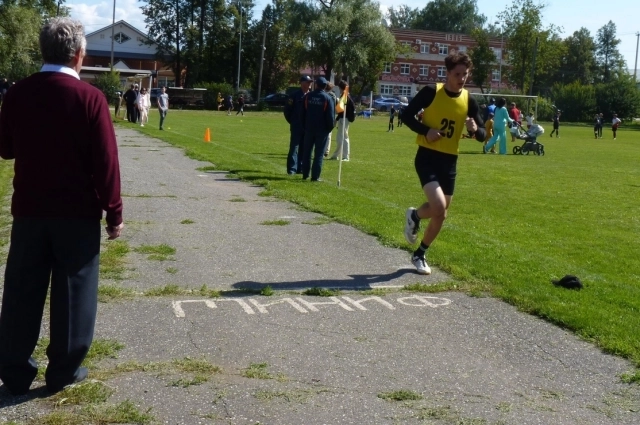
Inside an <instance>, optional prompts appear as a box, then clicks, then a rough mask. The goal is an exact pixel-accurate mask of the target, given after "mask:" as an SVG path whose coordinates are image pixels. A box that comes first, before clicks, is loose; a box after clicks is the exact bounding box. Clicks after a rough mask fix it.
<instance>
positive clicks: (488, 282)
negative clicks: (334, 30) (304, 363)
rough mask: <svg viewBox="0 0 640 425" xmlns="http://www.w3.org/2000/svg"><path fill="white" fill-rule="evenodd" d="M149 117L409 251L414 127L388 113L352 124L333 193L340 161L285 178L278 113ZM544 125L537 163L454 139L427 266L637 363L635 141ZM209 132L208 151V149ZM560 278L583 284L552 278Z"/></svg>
mask: <svg viewBox="0 0 640 425" xmlns="http://www.w3.org/2000/svg"><path fill="white" fill-rule="evenodd" d="M157 122H158V115H157V114H156V113H155V112H152V113H151V123H150V125H149V126H147V127H145V128H144V129H142V130H143V131H144V132H145V133H147V134H150V135H153V136H156V137H160V138H162V139H164V140H166V141H168V142H170V143H172V144H174V145H176V146H180V147H183V148H185V150H186V152H187V154H188V155H189V156H191V157H193V158H197V159H201V160H206V161H210V162H212V163H213V164H215V166H216V168H218V169H220V170H229V171H232V172H234V173H237V174H238V175H239V176H240V177H242V178H243V179H245V180H247V181H251V182H254V183H256V184H260V185H263V186H264V187H265V190H266V192H267V193H268V194H271V195H273V196H276V197H279V198H283V199H287V200H290V201H293V202H295V203H297V204H299V205H301V206H303V207H305V208H307V209H309V210H312V211H316V212H319V213H322V214H325V215H327V216H330V217H332V218H334V219H336V220H337V221H340V222H342V223H346V224H349V225H352V226H355V227H357V228H359V229H362V230H363V231H365V232H367V233H369V234H372V235H375V236H377V237H378V238H379V240H380V241H381V242H382V243H384V244H386V245H389V246H395V247H401V248H404V249H407V250H409V249H410V247H409V246H408V245H407V244H406V242H405V241H404V238H403V234H402V230H403V222H404V211H405V209H406V208H407V207H409V206H418V205H419V204H420V203H421V202H423V200H424V198H423V195H422V192H421V189H420V185H419V182H418V179H417V177H416V175H415V171H414V168H413V158H414V155H415V151H416V145H415V143H414V134H413V133H412V132H411V131H410V130H409V129H408V128H406V127H403V128H400V129H396V130H395V132H394V133H388V132H386V129H387V119H386V117H374V118H373V119H361V118H358V120H356V122H355V123H354V124H352V128H351V131H350V136H351V146H352V153H351V162H348V163H343V165H342V179H341V180H342V181H341V187H337V185H336V181H337V175H338V163H337V162H336V161H325V166H324V169H323V173H322V177H323V179H324V180H325V181H324V182H322V183H320V184H311V183H308V182H304V181H302V180H301V178H300V176H295V177H290V176H287V175H286V173H285V162H286V153H287V149H288V137H289V136H288V126H287V124H286V122H285V121H284V119H283V117H282V115H281V114H278V113H268V112H264V113H258V112H254V113H247V114H246V116H244V117H242V116H235V115H232V116H227V115H226V114H224V113H222V112H220V113H216V112H206V111H173V110H172V111H171V112H170V114H169V115H168V117H167V121H166V123H165V130H166V131H158V130H157V128H156V123H157ZM121 125H123V126H126V127H133V126H132V125H129V124H128V123H126V122H123V123H121ZM543 125H544V126H545V128H546V130H547V133H546V134H544V135H542V136H541V138H540V139H539V140H540V141H542V142H543V143H544V144H545V150H546V156H544V157H537V156H533V155H529V156H520V155H508V156H499V155H483V154H481V153H480V152H481V145H480V143H478V142H475V141H472V140H463V141H462V142H461V147H460V158H459V163H458V164H459V166H458V180H457V186H456V192H455V196H454V200H453V203H452V205H451V208H450V212H449V218H448V219H447V221H446V223H445V227H444V229H443V231H442V233H441V234H440V236H439V238H438V240H437V241H436V242H435V243H434V244H433V246H432V248H431V249H430V250H429V251H430V252H429V258H428V260H429V263H430V264H432V265H435V266H438V267H440V268H442V269H443V270H445V271H447V272H449V273H451V274H452V275H453V276H454V277H455V278H456V279H458V280H462V281H463V282H464V283H465V285H464V286H463V287H464V288H467V290H470V291H473V292H475V293H478V292H488V293H490V294H491V295H493V296H495V297H498V298H500V299H503V300H505V301H507V302H509V303H512V304H513V305H516V306H517V307H518V308H520V309H521V310H523V311H526V312H529V313H533V314H536V315H538V316H540V317H542V318H544V319H546V320H548V321H550V322H553V323H556V324H558V325H560V326H562V327H565V328H567V329H571V330H573V331H575V332H576V333H578V334H579V335H580V336H582V337H583V338H585V339H587V340H589V341H592V342H594V343H595V344H597V345H598V346H600V347H602V348H603V349H604V350H605V351H607V352H610V353H615V354H617V355H620V356H624V357H627V358H630V359H632V360H633V361H634V362H635V363H636V365H639V366H640V244H638V238H639V236H640V212H639V211H640V167H639V164H638V160H639V159H640V132H638V131H635V130H625V129H624V128H622V129H621V130H620V131H619V132H618V138H617V140H616V141H615V142H614V141H613V137H612V134H611V130H610V129H607V128H605V131H604V136H605V138H604V139H599V140H595V139H594V138H593V134H592V131H591V129H590V128H589V127H586V126H567V125H564V126H562V127H561V134H560V138H555V137H553V138H550V137H549V133H550V130H551V126H550V125H549V124H546V125H545V124H544V123H543ZM135 128H140V127H135ZM206 128H210V129H211V137H212V141H211V143H204V142H203V136H204V133H205V130H206ZM334 140H335V138H334ZM517 143H518V144H520V142H517ZM514 145H515V144H514V143H511V142H509V150H511V148H512V147H513V146H514ZM565 274H575V275H577V276H578V277H579V278H580V279H581V280H582V281H583V283H584V284H585V288H584V289H583V290H582V291H579V292H578V291H572V290H567V289H563V288H558V287H554V286H553V285H552V284H551V283H550V280H551V279H553V278H560V277H562V276H564V275H565ZM424 281H425V282H428V278H426V279H425V280H424Z"/></svg>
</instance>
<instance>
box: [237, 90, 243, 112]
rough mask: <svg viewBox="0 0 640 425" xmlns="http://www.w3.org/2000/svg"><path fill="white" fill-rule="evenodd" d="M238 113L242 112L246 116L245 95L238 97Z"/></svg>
mask: <svg viewBox="0 0 640 425" xmlns="http://www.w3.org/2000/svg"><path fill="white" fill-rule="evenodd" d="M238 114H242V116H244V96H243V95H240V97H239V98H238V112H236V115H238Z"/></svg>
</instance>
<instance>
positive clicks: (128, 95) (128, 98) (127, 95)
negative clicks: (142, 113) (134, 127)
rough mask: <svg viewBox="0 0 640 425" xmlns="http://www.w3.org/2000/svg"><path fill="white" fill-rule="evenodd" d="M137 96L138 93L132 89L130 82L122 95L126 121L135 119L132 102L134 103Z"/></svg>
mask: <svg viewBox="0 0 640 425" xmlns="http://www.w3.org/2000/svg"><path fill="white" fill-rule="evenodd" d="M137 96H138V93H136V91H135V90H134V86H133V84H131V87H129V89H128V90H127V91H126V92H124V95H123V96H122V97H123V99H124V101H125V103H126V105H127V121H129V122H135V121H136V113H135V111H134V104H135V103H136V97H137Z"/></svg>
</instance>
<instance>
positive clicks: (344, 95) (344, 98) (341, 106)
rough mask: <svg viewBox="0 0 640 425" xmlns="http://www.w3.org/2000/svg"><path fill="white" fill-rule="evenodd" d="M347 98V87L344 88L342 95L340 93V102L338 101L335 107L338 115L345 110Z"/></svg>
mask: <svg viewBox="0 0 640 425" xmlns="http://www.w3.org/2000/svg"><path fill="white" fill-rule="evenodd" d="M347 96H349V86H346V87H345V88H344V93H342V96H340V100H338V104H337V105H336V112H337V113H338V114H341V113H343V112H344V111H346V110H347Z"/></svg>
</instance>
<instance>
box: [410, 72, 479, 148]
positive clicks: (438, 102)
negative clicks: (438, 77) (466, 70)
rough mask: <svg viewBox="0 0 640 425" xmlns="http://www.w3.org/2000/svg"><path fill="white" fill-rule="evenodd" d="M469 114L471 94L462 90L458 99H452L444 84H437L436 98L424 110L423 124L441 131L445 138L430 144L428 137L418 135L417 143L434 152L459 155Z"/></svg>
mask: <svg viewBox="0 0 640 425" xmlns="http://www.w3.org/2000/svg"><path fill="white" fill-rule="evenodd" d="M468 112H469V92H468V91H467V90H466V89H462V93H460V96H458V97H457V98H452V97H449V96H448V95H447V93H446V92H445V91H444V84H442V83H437V84H436V97H435V98H434V99H433V102H431V105H429V106H428V107H427V109H425V110H424V114H423V115H422V123H423V124H424V125H426V126H427V127H429V128H434V129H436V130H438V131H440V133H443V134H444V136H443V137H442V138H441V139H440V140H438V141H437V142H429V141H427V136H424V135H422V134H418V137H417V138H416V143H417V144H418V145H420V146H424V147H425V148H428V149H432V150H434V151H439V152H444V153H448V154H451V155H457V154H458V144H459V142H460V136H461V135H462V132H463V131H464V130H465V129H466V126H465V123H464V122H465V120H466V119H467V114H468Z"/></svg>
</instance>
